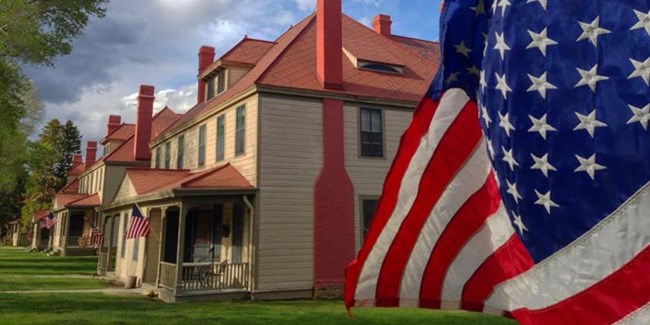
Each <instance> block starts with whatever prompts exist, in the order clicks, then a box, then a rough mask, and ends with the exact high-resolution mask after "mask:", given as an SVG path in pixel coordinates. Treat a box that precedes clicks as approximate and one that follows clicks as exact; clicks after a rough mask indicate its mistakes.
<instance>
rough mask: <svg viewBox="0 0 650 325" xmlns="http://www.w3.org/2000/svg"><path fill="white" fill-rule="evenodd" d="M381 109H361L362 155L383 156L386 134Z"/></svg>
mask: <svg viewBox="0 0 650 325" xmlns="http://www.w3.org/2000/svg"><path fill="white" fill-rule="evenodd" d="M382 130H383V123H382V116H381V110H379V109H371V108H362V109H361V137H360V138H361V156H362V157H383V156H384V135H383V131H382Z"/></svg>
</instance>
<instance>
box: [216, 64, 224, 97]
mask: <svg viewBox="0 0 650 325" xmlns="http://www.w3.org/2000/svg"><path fill="white" fill-rule="evenodd" d="M224 90H226V70H221V71H219V72H217V95H218V94H221V93H222V92H223V91H224Z"/></svg>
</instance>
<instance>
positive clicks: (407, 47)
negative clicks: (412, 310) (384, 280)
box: [100, 0, 439, 301]
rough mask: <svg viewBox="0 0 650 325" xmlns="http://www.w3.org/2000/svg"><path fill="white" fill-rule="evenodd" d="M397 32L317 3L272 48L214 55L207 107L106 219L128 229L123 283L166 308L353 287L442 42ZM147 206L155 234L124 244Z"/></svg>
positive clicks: (204, 93) (163, 142)
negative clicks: (349, 269)
mask: <svg viewBox="0 0 650 325" xmlns="http://www.w3.org/2000/svg"><path fill="white" fill-rule="evenodd" d="M391 23H392V22H391V18H390V17H389V16H386V15H378V16H377V17H375V19H374V21H373V28H372V29H370V28H368V27H366V26H364V25H362V24H360V23H359V22H357V21H355V20H353V19H352V18H350V17H348V16H346V15H344V14H342V12H341V1H340V0H338V1H334V0H327V1H325V0H319V1H318V5H317V11H316V12H315V13H314V14H312V15H309V16H308V17H306V18H305V19H303V20H302V21H300V22H299V23H297V24H296V25H294V26H292V27H291V28H290V29H289V30H287V31H286V32H285V33H284V34H283V35H281V36H280V37H279V38H278V39H276V40H275V41H264V40H257V39H251V38H248V37H244V39H243V40H242V41H241V42H239V43H238V44H237V45H235V46H234V47H233V48H232V49H230V50H229V51H227V52H226V53H225V54H223V55H222V56H221V57H220V58H218V59H216V60H215V58H214V57H215V50H214V48H211V47H207V46H203V47H201V49H200V50H199V54H198V56H199V60H198V61H199V64H198V90H197V104H196V106H194V107H193V108H192V109H191V110H189V111H188V112H187V113H186V114H184V115H183V116H182V117H181V118H180V119H179V120H177V121H176V122H175V123H174V124H172V125H171V126H170V127H169V128H168V129H167V130H165V131H164V132H162V133H161V134H160V135H158V136H157V137H154V138H152V141H151V142H150V144H149V146H150V147H151V150H152V153H153V155H154V158H153V159H152V160H151V166H150V168H149V169H148V168H127V169H126V173H125V175H124V178H123V180H122V182H121V184H120V185H119V186H118V190H117V193H116V195H115V197H114V199H113V200H112V201H111V202H107V203H106V204H104V205H103V206H102V207H101V208H100V211H101V214H102V215H103V216H104V218H106V219H107V220H110V219H112V220H120V221H119V228H120V231H119V234H118V244H117V249H118V250H119V251H120V255H119V256H118V257H117V258H116V269H115V273H114V276H115V277H116V278H117V279H121V280H126V279H128V278H129V277H136V278H137V279H138V282H141V283H143V285H146V286H148V287H150V288H154V290H157V291H158V292H159V296H160V297H161V298H162V299H163V300H165V301H178V300H183V299H195V298H207V297H216V298H224V297H225V298H230V297H244V296H250V297H251V298H252V299H280V298H305V297H312V296H313V295H314V294H316V295H318V294H321V293H322V292H326V291H327V292H331V291H329V290H334V292H336V290H340V288H341V285H342V283H343V279H344V277H343V270H344V268H345V266H346V265H347V263H349V262H350V261H351V260H352V259H353V258H354V256H355V252H356V251H357V250H358V249H359V248H360V246H361V243H362V242H363V238H364V236H365V232H366V230H367V227H368V224H369V222H370V218H371V216H372V213H373V211H374V206H375V204H376V202H377V199H378V197H379V195H380V194H381V188H382V183H383V180H384V177H385V175H386V173H387V171H388V169H389V167H390V164H391V162H392V158H393V157H394V156H395V154H396V150H397V147H398V144H399V139H400V136H401V135H402V132H403V131H404V130H405V129H406V127H407V125H408V124H409V122H410V119H411V116H412V113H413V110H414V108H415V107H416V106H417V104H418V102H419V100H420V98H421V97H422V95H423V94H424V93H425V92H426V90H427V87H428V85H429V83H430V81H431V79H432V78H433V76H434V74H435V72H436V69H437V66H438V63H439V50H438V44H437V43H434V42H429V41H425V40H420V39H413V38H408V37H403V36H397V35H393V34H392V33H391ZM134 204H136V205H137V206H138V207H139V209H140V210H141V211H142V212H143V214H144V215H145V216H146V217H147V218H148V220H149V222H150V225H151V233H150V234H149V236H147V237H142V238H136V239H125V236H124V233H125V232H126V225H127V223H128V220H129V218H130V216H131V209H132V206H133V205H134ZM100 263H101V262H100Z"/></svg>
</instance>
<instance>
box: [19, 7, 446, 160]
mask: <svg viewBox="0 0 650 325" xmlns="http://www.w3.org/2000/svg"><path fill="white" fill-rule="evenodd" d="M315 3H316V0H111V1H110V3H109V4H108V6H107V11H106V16H105V17H104V18H102V19H93V20H92V21H91V22H90V23H89V25H88V27H87V28H86V30H85V31H84V34H83V35H82V36H80V37H79V38H78V39H76V40H75V42H74V43H73V47H74V49H73V51H72V53H71V54H70V55H67V56H64V57H60V58H58V59H57V60H55V63H54V67H42V66H27V67H24V71H25V73H26V74H27V75H28V76H29V77H30V78H31V79H32V80H33V81H34V84H35V85H36V88H37V90H38V93H39V96H40V99H41V101H42V102H43V103H44V105H45V118H44V119H43V123H45V122H46V121H49V120H50V119H52V118H58V119H60V120H62V121H66V120H72V121H73V122H74V123H75V124H76V125H77V126H78V127H79V129H80V131H81V134H82V136H83V139H82V143H83V145H84V146H85V142H86V141H99V140H101V139H102V138H103V137H104V136H105V135H106V134H105V133H106V122H107V119H108V116H109V115H111V114H116V115H122V121H123V122H126V123H134V121H135V110H136V96H137V90H138V86H139V85H140V84H148V85H153V86H155V87H156V104H155V110H156V111H158V110H160V109H162V108H163V107H165V106H169V107H170V108H172V109H173V110H174V111H176V112H181V113H182V112H186V111H187V110H188V109H190V108H191V107H192V106H193V105H194V104H196V74H197V52H198V49H199V47H200V46H201V45H209V46H213V47H215V49H216V52H217V58H218V57H219V56H220V55H222V54H223V53H225V52H226V51H227V50H229V49H230V48H231V47H232V46H234V45H235V44H236V43H237V42H239V41H240V40H241V39H242V38H244V36H245V35H248V37H252V38H258V39H265V40H275V39H276V38H277V37H278V36H280V35H281V34H282V33H283V32H284V31H286V30H287V29H288V28H289V27H290V26H291V25H293V24H296V23H298V22H299V21H300V20H302V19H303V18H304V17H306V16H307V15H309V14H310V13H311V12H313V11H314V9H315ZM439 5H440V0H343V12H344V13H345V14H347V15H349V16H351V17H352V18H354V19H356V20H358V21H360V22H361V23H363V24H365V25H367V26H370V25H371V21H372V18H373V17H374V16H375V15H376V14H379V13H382V14H387V15H390V16H391V18H392V20H393V25H392V31H393V34H397V35H403V36H409V37H415V38H421V39H427V40H437V39H438V20H439V13H438V9H439ZM100 152H101V151H100Z"/></svg>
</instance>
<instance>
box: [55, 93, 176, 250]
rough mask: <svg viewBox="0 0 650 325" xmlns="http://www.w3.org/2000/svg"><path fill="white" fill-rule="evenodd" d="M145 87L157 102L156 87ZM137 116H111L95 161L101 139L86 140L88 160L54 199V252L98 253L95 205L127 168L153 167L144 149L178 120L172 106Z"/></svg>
mask: <svg viewBox="0 0 650 325" xmlns="http://www.w3.org/2000/svg"><path fill="white" fill-rule="evenodd" d="M147 91H148V92H149V94H150V97H151V98H150V99H151V102H152V103H153V98H154V97H153V91H154V88H153V87H149V88H148V89H147ZM138 114H139V115H138V123H136V124H135V125H134V124H126V123H122V118H121V116H117V115H111V116H109V118H108V124H107V127H106V128H107V133H106V137H104V139H102V141H101V142H100V143H101V144H102V145H103V147H104V151H103V154H102V156H101V157H100V158H99V159H97V160H96V156H97V142H95V141H88V142H87V143H86V162H85V163H84V164H73V167H72V168H71V172H70V173H69V177H70V178H69V181H70V182H69V183H68V184H67V185H66V186H65V187H64V188H63V189H61V190H60V191H59V192H58V193H57V194H56V196H55V199H54V203H53V210H52V212H53V213H54V214H56V216H57V219H58V223H57V224H56V225H55V226H54V228H52V229H51V230H52V236H51V237H52V244H51V245H50V248H51V249H52V251H54V252H55V253H60V254H61V255H95V253H96V248H95V247H94V246H93V245H91V242H90V239H91V238H90V234H91V228H92V227H99V226H100V224H99V221H100V220H99V218H98V215H97V213H96V209H97V208H99V207H100V206H101V205H102V204H103V202H108V201H109V200H110V199H111V198H112V197H113V195H114V194H115V191H116V189H117V186H118V183H119V181H120V180H121V178H122V175H123V174H124V172H125V169H126V168H127V167H139V166H140V167H142V166H148V165H149V159H150V155H149V154H143V153H142V152H141V151H142V148H146V151H147V152H148V151H149V148H148V147H147V146H146V144H147V143H148V142H149V139H150V138H151V137H155V136H157V135H158V134H160V133H161V132H162V131H163V130H164V129H166V128H167V127H168V126H169V125H171V124H172V123H174V121H176V120H177V119H178V118H180V115H179V114H176V113H175V112H173V111H172V110H171V109H169V108H168V107H165V108H164V109H163V110H161V111H160V112H158V113H157V114H156V115H153V109H152V110H150V111H148V116H144V115H142V114H141V112H138ZM145 134H146V136H145ZM143 141H144V142H143ZM143 143H144V145H143ZM138 146H139V147H138Z"/></svg>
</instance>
